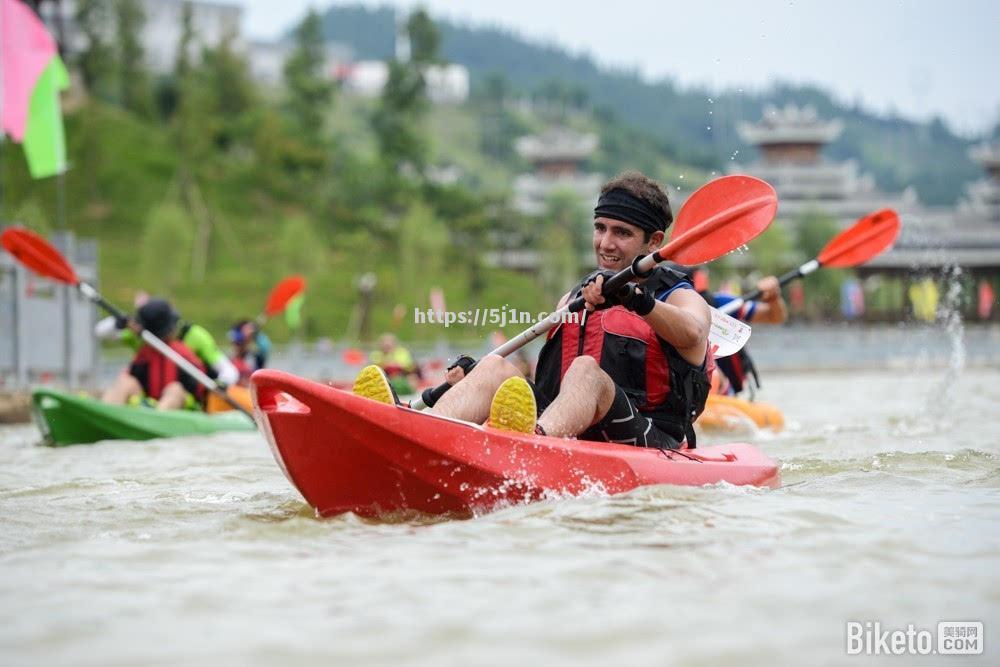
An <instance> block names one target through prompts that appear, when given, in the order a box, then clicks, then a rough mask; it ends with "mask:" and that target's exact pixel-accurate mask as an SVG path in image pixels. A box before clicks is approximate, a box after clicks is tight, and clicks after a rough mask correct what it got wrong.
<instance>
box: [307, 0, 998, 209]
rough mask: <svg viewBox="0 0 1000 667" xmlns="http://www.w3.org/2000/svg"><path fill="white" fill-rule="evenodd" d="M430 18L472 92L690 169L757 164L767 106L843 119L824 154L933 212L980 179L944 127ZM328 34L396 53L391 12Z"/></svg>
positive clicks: (359, 10)
mask: <svg viewBox="0 0 1000 667" xmlns="http://www.w3.org/2000/svg"><path fill="white" fill-rule="evenodd" d="M432 18H435V20H436V23H437V26H438V28H439V29H440V31H441V34H442V44H441V51H442V53H443V56H444V58H445V59H447V60H448V61H450V62H456V63H461V64H463V65H465V66H466V67H468V68H469V71H470V73H471V75H472V82H473V87H474V89H475V88H476V87H477V86H480V85H482V83H483V82H484V81H485V80H486V78H487V77H488V76H490V75H496V74H499V75H501V76H502V77H504V78H505V79H506V81H507V83H508V84H509V86H510V88H511V90H512V91H513V92H514V93H516V94H519V95H531V96H533V97H536V98H540V99H544V98H552V97H557V98H562V99H568V100H574V101H576V102H578V103H581V104H584V105H586V106H589V107H590V108H592V109H594V110H595V111H600V112H602V113H604V114H605V115H607V114H609V113H610V114H612V115H613V117H614V118H617V119H619V120H620V121H621V122H623V123H626V124H628V125H631V126H634V127H641V128H644V130H645V131H647V132H649V133H651V134H653V135H654V136H656V137H657V138H659V139H661V140H662V141H663V142H664V143H665V144H666V145H667V146H670V147H671V148H672V150H673V152H674V153H675V155H674V157H675V158H676V159H678V160H679V161H681V162H684V163H687V164H693V165H697V166H701V167H704V168H706V169H721V168H722V167H723V165H724V163H725V162H726V161H728V160H730V159H735V160H737V161H746V160H747V159H750V158H752V157H753V149H752V147H750V146H746V145H744V144H743V142H742V141H741V140H740V138H739V136H738V135H737V133H736V123H737V122H738V121H741V120H742V121H756V120H758V119H759V118H760V116H761V113H762V111H763V108H764V106H765V105H766V104H769V103H770V104H776V105H779V106H780V105H784V104H786V103H792V102H794V103H796V104H806V103H808V104H811V105H813V106H814V107H816V109H817V111H818V112H819V114H820V116H821V117H824V118H835V117H836V118H841V119H843V120H844V125H845V129H844V132H843V134H842V135H841V137H840V139H839V140H838V141H837V142H836V143H834V144H833V145H831V146H830V147H828V148H827V150H826V155H827V156H828V157H830V158H832V159H845V158H854V159H857V160H858V161H859V162H860V164H861V167H862V169H863V170H864V171H868V172H871V173H873V174H874V175H875V178H876V181H877V182H878V185H879V187H881V188H882V189H885V190H888V191H897V190H901V189H903V188H904V187H906V186H908V185H913V186H914V187H916V189H917V192H918V193H919V195H920V198H921V200H922V201H923V202H925V203H928V204H953V203H954V202H955V201H956V200H957V199H958V197H959V196H960V195H961V193H962V187H963V185H964V184H965V183H967V182H969V181H972V180H975V179H977V178H979V177H980V176H981V174H982V170H981V169H980V168H979V166H978V165H976V164H975V163H974V162H973V161H972V160H971V159H970V158H969V157H968V149H969V147H970V145H971V143H973V142H971V141H969V140H965V139H962V138H960V137H957V136H956V135H954V134H953V133H952V132H951V131H950V130H949V129H948V127H947V126H946V125H945V124H943V123H942V122H941V121H940V120H935V121H931V122H928V123H918V122H913V121H910V120H906V119H903V118H900V117H898V116H894V117H884V116H878V115H875V114H873V113H870V112H868V111H866V110H864V109H863V108H859V107H856V106H846V105H844V104H843V103H841V102H839V101H837V100H835V99H833V97H831V95H830V93H828V92H827V91H825V90H822V89H820V88H816V87H811V86H799V85H784V84H778V85H776V86H774V87H773V88H771V89H770V90H767V91H764V92H745V91H741V90H730V91H724V92H720V91H709V90H705V89H698V88H681V87H679V86H677V85H674V84H673V83H672V82H671V81H669V80H663V81H660V82H657V83H646V82H644V81H643V80H642V79H641V78H640V77H639V76H638V74H637V73H635V72H628V71H621V70H612V69H608V68H603V67H601V66H599V65H597V64H596V63H595V62H594V61H593V60H592V59H590V58H589V57H586V56H579V55H573V54H571V53H569V52H567V51H566V50H564V49H561V48H558V47H555V46H552V45H545V44H539V43H534V42H530V41H528V40H526V39H524V38H522V37H520V36H518V35H516V34H514V33H512V32H509V31H505V30H501V29H497V28H482V27H471V26H466V25H457V24H454V23H450V22H448V21H444V20H438V19H437V17H433V16H432ZM323 25H324V31H325V36H326V37H327V39H329V40H334V41H337V42H342V43H345V44H348V45H350V46H351V47H352V48H353V49H354V52H355V55H356V57H358V58H365V59H387V58H390V57H391V56H392V54H393V52H394V34H395V15H394V10H393V9H392V8H380V9H367V8H364V7H360V6H334V7H331V8H329V9H328V10H326V11H325V13H324V14H323ZM984 84H985V82H984Z"/></svg>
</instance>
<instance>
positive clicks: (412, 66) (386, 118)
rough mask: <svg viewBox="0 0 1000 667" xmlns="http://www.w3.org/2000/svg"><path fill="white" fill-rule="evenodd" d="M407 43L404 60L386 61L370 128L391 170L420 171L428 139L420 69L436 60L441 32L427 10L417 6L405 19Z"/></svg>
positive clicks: (423, 84) (422, 73) (426, 103)
mask: <svg viewBox="0 0 1000 667" xmlns="http://www.w3.org/2000/svg"><path fill="white" fill-rule="evenodd" d="M405 30H406V33H407V37H408V39H409V44H410V58H409V60H407V61H400V60H392V61H390V63H389V80H388V81H387V83H386V85H385V89H384V90H383V91H382V97H381V99H380V101H379V105H378V107H377V108H376V110H375V112H374V114H373V115H372V129H373V130H374V131H375V135H376V138H377V139H378V144H379V151H380V154H381V156H382V159H383V160H384V161H385V162H386V163H387V164H388V166H389V168H390V169H391V170H392V172H396V171H398V170H399V168H400V167H403V166H409V168H411V169H413V170H415V171H416V172H417V173H418V174H422V173H423V170H424V167H425V166H426V163H427V152H428V141H427V133H426V129H425V127H424V120H425V116H426V114H427V109H428V106H429V104H428V101H427V83H426V80H425V77H424V70H425V69H426V67H427V66H429V65H432V64H435V63H437V62H439V57H438V49H439V48H440V43H441V36H440V33H439V32H438V29H437V26H435V25H434V22H433V21H432V20H431V18H430V16H428V14H427V12H425V11H423V10H417V11H416V12H414V13H413V14H411V15H410V17H409V19H408V20H407V21H406V26H405Z"/></svg>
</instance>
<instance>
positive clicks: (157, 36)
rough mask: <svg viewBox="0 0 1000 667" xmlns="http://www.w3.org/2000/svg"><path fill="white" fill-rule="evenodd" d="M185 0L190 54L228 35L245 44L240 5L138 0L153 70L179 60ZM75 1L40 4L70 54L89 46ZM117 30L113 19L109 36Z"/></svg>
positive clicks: (241, 45) (148, 62)
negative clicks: (188, 15)
mask: <svg viewBox="0 0 1000 667" xmlns="http://www.w3.org/2000/svg"><path fill="white" fill-rule="evenodd" d="M185 3H187V4H190V5H191V24H192V27H193V32H194V35H193V39H192V42H191V53H190V54H189V55H191V56H192V57H193V58H197V57H198V55H199V54H200V53H201V50H202V49H203V48H205V47H211V46H217V45H218V44H219V43H221V42H222V41H223V40H224V39H225V38H227V37H229V38H231V39H232V40H233V48H235V49H236V50H243V49H244V48H245V44H244V43H243V42H242V38H241V33H240V24H241V22H242V20H243V7H242V6H240V5H236V4H229V3H223V2H206V1H205V0H139V6H140V7H141V8H142V10H143V14H144V15H145V17H146V20H145V23H144V25H143V29H142V35H141V36H140V43H141V44H142V47H143V49H144V50H145V65H146V66H147V67H149V69H150V70H152V71H153V72H156V73H160V74H162V73H166V72H169V71H171V70H172V69H173V67H174V63H175V62H176V61H177V46H178V44H179V43H180V39H181V30H182V17H183V15H184V14H183V12H184V4H185ZM76 5H77V3H76V0H62V2H59V3H56V4H53V3H44V4H42V6H41V15H42V18H43V19H44V20H45V22H46V23H47V24H48V25H49V26H50V28H52V30H53V32H54V34H55V35H56V36H57V38H58V39H59V40H60V43H61V44H62V47H63V50H64V51H65V52H66V53H67V54H74V53H79V52H80V51H82V50H83V49H85V48H86V47H87V37H86V35H84V34H83V32H82V31H81V30H80V28H79V26H78V25H77V24H76ZM112 17H113V14H112ZM114 30H115V27H114V24H113V22H112V23H111V24H110V25H108V26H107V35H106V36H107V38H108V39H109V40H112V39H113V38H114ZM60 36H61V37H60Z"/></svg>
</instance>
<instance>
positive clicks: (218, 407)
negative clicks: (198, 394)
mask: <svg viewBox="0 0 1000 667" xmlns="http://www.w3.org/2000/svg"><path fill="white" fill-rule="evenodd" d="M226 394H228V395H229V397H230V398H232V399H233V400H234V401H236V402H237V403H239V404H240V405H241V406H242V407H243V408H244V409H246V411H247V412H253V401H252V400H250V390H249V389H247V388H246V387H240V386H238V385H233V386H232V387H227V388H226ZM232 409H233V406H231V405H229V403H226V402H225V401H224V400H222V398H220V397H219V396H217V395H216V394H215V393H212V392H210V393H209V394H208V400H207V401H205V412H207V413H208V414H210V415H211V414H215V413H217V412H229V411H230V410H232Z"/></svg>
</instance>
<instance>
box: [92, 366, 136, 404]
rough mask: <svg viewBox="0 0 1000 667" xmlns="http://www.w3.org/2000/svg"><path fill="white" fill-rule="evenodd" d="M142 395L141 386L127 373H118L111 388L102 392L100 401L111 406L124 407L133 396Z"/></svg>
mask: <svg viewBox="0 0 1000 667" xmlns="http://www.w3.org/2000/svg"><path fill="white" fill-rule="evenodd" d="M140 395H142V385H140V384H139V381H138V380H136V379H135V378H134V377H132V376H131V375H129V374H128V373H124V372H123V373H119V374H118V377H116V378H115V381H114V382H113V383H111V386H110V387H108V388H107V389H105V390H104V393H103V394H102V395H101V400H102V401H103V402H105V403H110V404H112V405H125V404H126V403H128V399H130V398H132V397H133V396H140Z"/></svg>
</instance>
